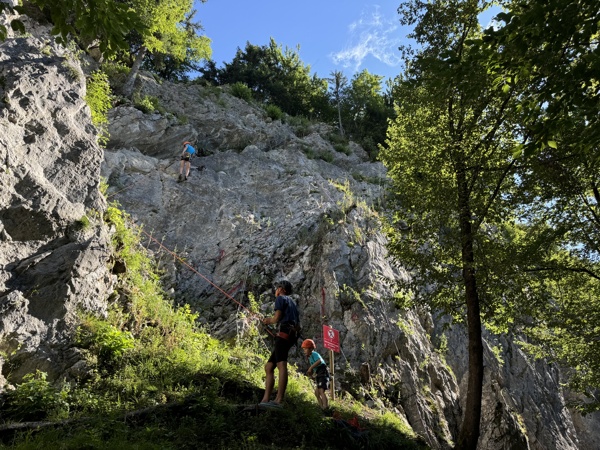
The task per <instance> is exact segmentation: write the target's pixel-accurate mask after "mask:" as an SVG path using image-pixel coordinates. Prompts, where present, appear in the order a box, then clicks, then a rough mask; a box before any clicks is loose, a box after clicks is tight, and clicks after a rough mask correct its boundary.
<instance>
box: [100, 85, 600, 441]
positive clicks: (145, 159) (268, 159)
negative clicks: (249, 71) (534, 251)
mask: <svg viewBox="0 0 600 450" xmlns="http://www.w3.org/2000/svg"><path fill="white" fill-rule="evenodd" d="M142 80H144V79H143V78H142ZM139 88H140V92H142V93H143V94H145V95H151V96H153V97H156V98H158V99H159V102H160V105H161V106H162V107H163V108H164V109H165V110H166V111H167V113H166V114H163V115H162V116H159V115H156V114H155V115H149V114H146V115H144V114H143V113H141V112H139V111H137V112H135V111H133V109H132V108H130V107H125V108H116V109H115V110H114V111H113V112H112V114H113V116H112V117H113V118H114V122H113V124H112V125H111V132H112V136H111V148H110V149H109V150H108V151H107V152H106V156H105V162H104V165H103V174H104V176H106V177H107V178H108V179H109V184H110V185H111V189H110V191H109V192H112V193H114V194H113V195H114V198H115V199H117V200H118V201H119V202H120V203H121V205H122V206H123V207H124V209H125V210H127V211H128V212H129V213H131V214H132V215H133V217H134V218H135V220H136V221H137V223H138V224H140V225H143V227H144V229H145V230H146V232H147V233H148V234H149V235H151V236H152V237H153V238H155V239H156V240H157V241H159V242H161V243H162V244H163V245H165V246H166V247H167V248H169V249H171V250H174V251H175V252H176V253H178V254H179V255H180V256H181V257H182V258H184V259H185V261H186V264H188V265H189V266H185V265H182V264H180V263H178V262H176V261H175V260H174V259H173V257H172V256H167V255H165V254H164V253H161V252H160V251H159V247H158V246H157V245H156V244H153V243H152V241H151V239H149V242H148V244H149V248H150V249H153V250H155V251H157V256H158V257H159V258H161V261H162V265H163V268H164V269H165V271H166V273H167V274H168V275H167V277H166V282H167V283H168V287H169V288H170V290H171V292H172V295H173V297H174V298H175V299H176V301H179V302H185V303H189V304H191V305H192V306H193V307H194V308H195V309H197V310H198V311H200V312H201V314H200V319H199V320H200V321H202V322H203V323H204V324H206V325H207V326H209V327H210V328H211V329H212V330H213V332H214V333H215V335H217V336H220V337H221V338H223V339H232V338H234V337H236V336H237V337H238V338H243V330H244V326H243V321H241V320H240V319H238V310H239V308H240V307H239V305H238V303H237V302H239V303H242V304H245V302H246V301H247V297H246V296H247V294H248V293H250V292H251V293H253V294H254V295H255V297H257V298H260V299H261V301H262V303H263V310H264V311H265V312H268V311H269V308H270V307H271V302H272V297H271V283H272V282H273V281H274V280H275V279H279V278H287V279H289V280H290V281H291V282H292V283H293V284H294V286H295V288H296V294H295V295H294V297H295V298H296V300H297V301H298V304H299V306H300V309H301V311H302V313H303V325H304V335H305V336H306V337H312V338H314V339H315V340H316V341H317V343H318V345H319V347H320V348H322V339H321V327H322V325H323V323H327V324H329V325H331V326H333V327H334V328H336V329H337V330H339V331H340V337H341V347H342V353H341V354H340V355H338V356H337V357H336V369H335V371H336V374H337V378H336V385H337V386H338V387H339V388H343V389H346V390H348V391H350V392H353V394H354V395H356V396H358V397H362V398H363V399H364V401H366V402H370V403H372V404H373V403H374V402H373V400H372V399H370V398H369V394H368V393H369V391H370V390H372V389H376V390H378V391H379V392H381V393H383V394H384V397H385V398H386V399H387V400H386V402H387V403H386V404H385V405H384V404H380V405H379V406H380V407H381V408H382V409H383V408H391V409H393V410H394V411H396V413H397V414H399V415H400V416H401V417H404V418H405V419H406V421H407V422H408V423H409V424H410V425H411V426H412V428H413V429H414V430H415V431H416V432H418V433H419V434H421V435H422V436H424V437H425V438H426V439H427V441H428V442H429V443H430V445H431V446H432V448H448V447H449V446H450V445H451V443H452V439H453V437H454V436H456V435H457V432H458V429H459V426H460V423H461V411H462V409H463V408H464V398H465V396H466V385H467V350H466V348H467V347H466V338H465V335H464V331H463V330H462V328H460V327H452V326H450V327H447V325H448V319H447V318H444V317H442V316H439V317H438V316H437V315H432V314H431V313H430V312H427V311H420V312H419V311H410V312H404V311H401V310H399V309H397V308H395V306H394V301H393V294H394V292H393V289H392V288H391V287H390V286H392V285H393V282H394V280H397V279H398V278H399V277H406V276H408V274H407V273H406V272H405V271H404V270H403V269H402V268H399V267H396V266H395V265H394V264H392V262H391V261H390V259H389V258H388V257H387V253H386V247H385V244H386V240H385V237H384V236H383V235H382V234H381V232H380V220H379V214H380V213H381V212H382V211H383V209H382V208H381V207H382V206H384V205H385V201H386V198H385V195H386V192H385V170H384V168H383V167H382V166H381V164H379V163H373V162H369V161H368V160H367V159H366V155H365V153H364V152H363V151H362V149H361V148H360V147H359V146H356V145H352V146H351V149H352V151H351V152H349V153H350V154H349V155H346V154H345V153H338V152H336V151H335V150H334V148H333V146H332V144H331V143H330V142H329V141H328V135H329V133H330V132H331V131H332V130H331V129H330V128H328V127H326V126H323V125H320V126H314V127H313V128H310V129H306V128H304V127H302V128H299V127H297V126H296V127H295V126H293V125H290V124H285V123H281V122H280V121H270V120H268V119H267V118H266V117H265V114H264V113H263V112H262V110H261V109H260V108H259V107H257V106H255V105H252V104H248V103H246V102H243V101H241V100H239V99H236V98H234V97H231V96H229V95H228V94H227V93H226V91H219V90H218V89H215V88H203V87H201V86H197V85H193V84H188V85H183V86H179V85H173V84H170V83H166V82H165V83H162V84H161V85H158V84H157V83H156V82H155V81H154V80H153V79H151V78H146V79H145V81H143V83H142V84H141V85H140V86H139ZM184 114H186V124H185V125H182V124H181V123H180V122H181V121H180V120H177V119H176V118H177V117H179V118H181V117H182V115H184ZM133 115H136V116H139V117H141V118H142V119H141V120H142V121H143V123H144V125H143V127H144V131H143V132H141V131H138V129H137V128H136V127H137V126H135V125H128V126H126V123H127V121H126V120H125V119H124V118H125V117H130V118H131V117H133ZM153 127H154V128H153ZM140 129H141V128H140ZM163 137H164V139H163ZM184 139H190V140H195V141H196V142H199V143H200V144H201V145H204V144H206V147H208V148H209V152H207V154H206V156H203V157H199V158H196V159H195V160H194V161H193V163H192V166H193V170H192V174H191V176H190V179H189V180H187V181H185V182H183V183H177V181H176V178H177V174H178V171H179V161H178V159H177V155H178V153H179V147H180V142H179V141H181V140H184ZM121 143H127V148H122V147H121ZM192 269H193V270H192ZM223 292H225V293H227V294H228V295H230V296H231V297H233V298H234V300H235V301H233V300H232V299H231V298H228V295H224V294H223ZM493 347H494V349H493ZM492 350H494V351H492ZM498 358H502V359H503V361H501V362H500V361H499V360H498ZM295 361H296V362H297V363H298V364H302V361H301V358H300V357H296V360H295ZM360 385H362V388H358V387H357V386H360ZM484 391H485V394H484V395H485V397H484V407H483V421H482V437H481V440H480V447H481V448H485V449H509V448H510V449H519V448H523V449H526V448H531V449H540V450H541V449H544V450H547V449H575V448H593V446H592V447H590V446H588V447H586V446H585V442H592V441H593V439H594V437H595V436H596V435H597V433H598V422H597V419H596V420H590V419H589V418H588V419H586V421H587V422H586V426H583V427H582V426H581V424H582V423H583V422H582V418H581V416H579V415H578V414H577V413H576V412H574V411H571V410H569V409H568V407H567V402H566V400H565V397H564V396H565V392H564V390H563V387H562V386H561V379H560V372H559V371H558V369H556V368H555V367H552V366H548V365H546V364H543V363H541V362H532V361H530V360H529V359H528V358H527V357H526V355H524V354H523V353H522V352H521V351H520V350H519V349H518V347H517V346H516V345H514V343H512V342H511V340H510V339H508V338H499V337H494V336H488V344H487V346H486V371H485V388H484ZM576 424H577V425H576Z"/></svg>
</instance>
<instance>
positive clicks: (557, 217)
mask: <svg viewBox="0 0 600 450" xmlns="http://www.w3.org/2000/svg"><path fill="white" fill-rule="evenodd" d="M507 8H508V9H507V10H506V11H505V12H503V13H501V14H499V15H498V17H497V25H496V26H495V27H494V28H490V29H488V30H486V33H485V36H484V41H483V45H484V48H485V49H487V50H491V51H489V52H487V53H486V55H487V59H488V65H490V66H494V67H496V68H497V70H499V71H501V72H502V77H503V79H505V80H508V81H509V82H510V83H512V82H513V80H519V79H523V78H524V77H526V78H527V79H528V80H529V82H528V83H527V84H526V85H525V86H523V87H522V89H521V92H520V94H519V106H520V109H519V121H520V123H522V128H523V130H524V132H525V133H527V135H528V136H530V140H529V144H528V145H525V146H524V147H523V148H522V149H519V150H520V151H519V152H518V153H521V152H522V153H524V154H525V155H532V156H533V158H530V161H531V166H530V170H528V171H527V172H526V173H523V174H522V177H521V180H522V189H523V190H524V191H525V192H528V196H529V199H528V200H527V203H525V204H524V206H523V210H522V212H521V217H522V222H524V223H525V222H526V223H527V224H528V227H529V229H528V239H529V240H530V242H531V243H532V244H535V243H536V241H537V242H538V243H540V244H541V245H543V246H546V247H548V246H555V247H556V248H558V249H560V251H559V252H557V253H556V254H554V255H552V256H549V257H547V258H545V259H544V260H541V261H538V262H537V263H536V264H531V262H529V263H527V264H526V265H524V270H526V271H527V272H528V273H530V274H535V275H536V276H538V277H540V274H543V275H544V277H545V279H544V280H540V282H541V283H545V284H546V286H547V288H548V291H549V293H550V298H551V301H549V302H548V303H547V304H546V305H545V307H544V308H541V309H540V311H539V312H538V313H537V314H536V315H535V318H532V320H531V323H530V325H531V326H529V327H527V328H525V329H523V331H524V332H525V333H526V334H527V335H528V336H529V338H530V339H529V341H528V342H529V343H528V344H527V345H526V348H527V349H528V350H530V351H532V352H533V353H534V354H536V355H538V356H545V357H547V358H549V359H550V360H553V361H558V362H561V363H563V364H567V365H568V366H570V368H569V370H568V371H567V373H568V374H569V379H570V384H571V387H572V388H573V389H576V390H577V391H579V392H582V393H584V394H587V395H588V398H587V399H585V400H584V405H583V408H584V409H585V410H597V409H599V408H600V401H598V400H590V399H595V396H594V395H593V392H594V391H595V390H597V389H598V388H600V377H599V376H598V367H600V343H599V342H598V340H597V339H596V338H594V337H593V335H594V333H597V330H598V327H600V321H599V319H600V318H599V317H598V314H597V311H598V307H599V305H598V300H597V298H598V296H597V292H598V283H599V281H598V280H600V267H599V266H598V264H599V261H600V246H599V245H598V242H599V241H600V175H599V171H598V169H599V165H600V158H599V156H598V155H599V154H598V149H599V147H600V123H599V122H600V115H599V114H598V111H599V110H600V75H599V74H600V46H599V44H600V33H599V32H600V30H599V27H600V4H599V3H598V2H596V1H594V0H578V1H576V2H574V1H569V0H527V1H525V0H513V1H511V2H509V3H507ZM535 245H538V244H535ZM534 343H536V344H540V345H541V346H533V345H531V344H534Z"/></svg>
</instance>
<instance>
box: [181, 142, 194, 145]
mask: <svg viewBox="0 0 600 450" xmlns="http://www.w3.org/2000/svg"><path fill="white" fill-rule="evenodd" d="M188 144H189V145H192V143H191V142H188V141H185V142H184V143H183V144H182V145H188Z"/></svg>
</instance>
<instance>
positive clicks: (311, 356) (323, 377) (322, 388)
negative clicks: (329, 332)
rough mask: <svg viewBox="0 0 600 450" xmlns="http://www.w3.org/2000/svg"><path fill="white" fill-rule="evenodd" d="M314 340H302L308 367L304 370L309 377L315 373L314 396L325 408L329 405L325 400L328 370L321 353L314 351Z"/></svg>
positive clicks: (327, 387)
mask: <svg viewBox="0 0 600 450" xmlns="http://www.w3.org/2000/svg"><path fill="white" fill-rule="evenodd" d="M315 347H316V346H315V341H313V340H312V339H305V340H304V341H303V342H302V350H303V351H304V354H305V355H306V356H307V357H308V363H309V364H310V367H309V368H308V370H307V371H306V374H307V375H308V376H309V377H312V376H313V373H314V374H315V375H314V376H315V378H316V382H317V387H316V388H315V396H316V397H317V402H318V403H319V406H320V407H321V409H323V410H325V409H327V408H328V407H329V401H328V400H327V390H328V389H329V370H327V364H325V360H324V359H323V357H322V356H321V355H319V354H318V353H317V352H316V351H315Z"/></svg>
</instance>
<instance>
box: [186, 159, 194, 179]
mask: <svg viewBox="0 0 600 450" xmlns="http://www.w3.org/2000/svg"><path fill="white" fill-rule="evenodd" d="M191 166H192V163H191V162H190V161H189V160H188V161H186V162H185V177H186V178H187V177H188V176H189V175H190V167H191Z"/></svg>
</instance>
